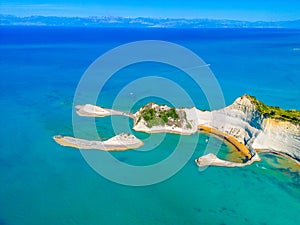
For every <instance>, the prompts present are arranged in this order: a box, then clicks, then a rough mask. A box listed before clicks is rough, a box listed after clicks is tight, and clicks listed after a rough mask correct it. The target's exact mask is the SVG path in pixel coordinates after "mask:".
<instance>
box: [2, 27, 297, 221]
mask: <svg viewBox="0 0 300 225" xmlns="http://www.w3.org/2000/svg"><path fill="white" fill-rule="evenodd" d="M141 40H163V41H169V42H174V43H176V44H179V45H182V46H184V47H186V48H188V49H190V50H192V51H193V52H195V53H196V54H197V55H198V56H199V57H201V58H202V59H203V60H204V61H205V62H206V63H208V64H210V69H211V70H212V72H213V73H214V75H215V76H216V78H217V80H218V82H219V84H220V87H221V89H222V91H223V94H224V98H225V102H226V105H229V104H231V103H232V102H233V101H234V99H236V98H237V97H239V96H241V95H243V94H245V93H247V94H250V95H255V96H256V97H257V98H258V99H259V100H262V101H263V102H265V103H266V104H269V105H275V106H280V107H282V108H286V109H298V110H300V101H299V99H300V30H288V29H125V28H123V29H117V28H114V29H108V28H107V29H104V28H66V27H0V74H1V82H0V108H1V111H0V124H1V129H0V203H1V204H0V224H1V225H27V224H28V225H34V224H37V225H40V224H45V225H48V224H49V225H50V224H51V225H54V224H55V225H63V224H66V225H72V224H78V225H96V224H97V225H98V224H101V225H103V224H104V225H106V224H109V225H115V224H116V225H123V224H124V225H141V224H143V225H148V224H155V225H171V224H172V225H187V224H191V225H193V224H197V225H199V224H201V225H202V224H203V225H206V224H208V225H210V224H211V225H225V224H226V225H246V224H248V225H256V224H257V225H277V224H278V225H282V224H287V225H294V224H295V225H298V224H300V216H299V211H300V172H299V169H297V168H296V167H294V166H291V163H292V162H290V161H289V160H286V159H282V158H278V157H275V156H272V155H268V154H265V155H262V159H263V161H262V162H259V163H256V164H253V165H251V166H248V167H244V168H218V167H210V168H207V169H206V170H205V171H199V170H198V168H197V166H196V164H195V163H194V159H195V158H197V157H199V156H200V155H201V154H203V149H204V148H205V147H206V140H207V138H208V136H207V135H205V134H199V140H198V143H197V147H196V149H195V151H194V153H193V155H192V156H191V157H190V159H189V160H188V162H187V163H186V164H185V166H184V167H183V168H182V169H181V170H180V171H179V172H178V173H176V174H175V175H174V176H172V177H170V178H169V179H167V180H165V181H163V182H160V183H157V184H153V185H150V186H143V187H132V186H126V185H120V184H117V183H114V182H112V181H109V180H107V179H106V178H104V177H102V176H100V175H99V174H97V173H96V172H95V171H94V170H93V169H92V168H91V167H89V165H88V164H87V162H86V161H85V160H84V159H83V157H82V155H81V154H80V151H79V150H77V149H73V148H68V147H62V146H60V145H58V144H57V143H55V142H54V141H53V139H52V137H53V135H56V134H62V135H71V136H72V135H73V129H72V109H73V98H74V94H75V91H76V87H77V85H78V82H79V81H80V79H81V77H82V75H83V74H84V72H85V71H86V69H87V68H88V67H89V65H90V64H91V63H92V62H93V61H94V60H95V59H96V58H98V57H99V56H101V55H102V54H104V53H105V52H107V51H109V50H111V49H112V48H115V47H117V46H119V45H121V44H126V43H128V42H132V41H141ZM147 76H159V77H164V78H167V79H170V80H173V81H174V82H177V83H178V84H179V85H181V86H182V87H183V88H184V89H185V90H187V92H188V93H189V94H190V96H191V98H192V99H193V100H194V103H195V104H194V105H195V106H196V107H197V108H201V109H209V107H208V103H207V101H206V99H205V96H204V95H203V93H202V92H201V90H199V89H197V86H195V84H193V82H192V81H191V80H189V79H188V78H187V77H186V76H184V75H182V74H181V72H180V71H178V70H176V68H174V67H171V66H168V65H164V64H159V63H153V62H145V63H140V64H137V65H131V66H128V67H126V68H124V69H122V70H120V71H118V72H117V74H116V75H115V76H114V77H112V79H110V80H109V81H108V82H107V84H106V86H105V87H104V89H103V93H102V95H101V96H100V97H99V99H98V104H99V105H101V106H104V107H111V106H112V101H113V99H114V98H115V97H116V96H117V95H118V93H119V91H120V90H122V88H123V86H124V85H126V84H127V83H128V82H130V81H132V80H136V79H139V78H143V77H147ZM159 85H160V84H159V83H151V82H150V83H147V84H145V86H142V87H141V86H139V87H140V88H142V90H143V95H144V96H147V95H148V97H147V98H143V99H139V96H138V95H137V94H136V92H135V91H134V90H133V91H132V92H131V91H129V92H128V93H127V92H124V94H123V95H122V101H121V104H119V105H116V108H117V109H126V108H128V107H129V106H128V104H129V102H131V101H132V99H134V100H135V101H136V103H135V105H134V106H133V107H132V110H133V111H135V110H136V109H138V108H139V107H140V106H142V105H143V104H145V103H147V102H149V101H156V102H159V103H164V102H165V101H166V100H164V99H160V98H156V97H153V96H152V95H151V94H149V93H151V90H152V89H153V87H154V86H155V87H157V86H158V87H159ZM160 89H162V90H164V91H165V92H166V93H167V92H170V91H171V90H169V89H168V86H162V87H160ZM126 93H127V94H128V95H126ZM172 94H173V93H172ZM174 95H176V93H174ZM178 98H180V96H178ZM182 106H186V107H190V106H192V105H189V104H188V103H187V105H182ZM75 116H76V115H75ZM84 119H86V120H88V119H89V118H83V121H84ZM116 120H117V122H118V121H119V126H118V128H117V130H118V131H119V130H120V131H122V130H124V131H126V132H132V133H133V134H135V135H136V136H138V137H139V138H141V139H143V140H145V146H144V147H143V148H142V149H144V150H145V151H134V150H133V151H126V152H116V153H113V154H112V155H113V156H114V157H115V158H116V159H117V160H119V161H122V162H124V163H128V164H132V165H139V166H141V165H150V164H153V163H157V162H160V161H162V160H164V159H165V158H167V157H168V156H169V155H170V154H172V151H173V146H174V145H176V143H177V142H178V139H179V136H178V135H175V134H167V135H165V136H164V137H161V135H160V134H153V135H146V134H140V133H137V132H134V131H132V130H131V129H130V128H128V127H129V126H128V125H132V122H130V121H128V119H124V118H117V119H116ZM96 123H97V130H98V134H97V136H100V138H101V139H107V138H109V137H112V136H113V135H114V134H115V131H114V129H113V128H112V126H111V119H110V118H103V119H100V118H99V119H96ZM83 124H84V123H83ZM82 129H84V126H83V128H82ZM86 134H87V136H89V134H90V133H89V131H86ZM149 136H152V137H149ZM90 138H91V139H95V138H97V137H96V136H93V135H92V134H91V135H90ZM161 138H164V139H163V141H162V143H161V144H157V143H156V141H157V142H159V140H160V139H161ZM210 138H211V139H212V141H213V142H214V143H215V144H216V145H218V144H221V150H220V152H219V154H220V155H225V156H226V155H227V153H228V152H230V151H232V149H231V148H230V146H228V145H226V143H221V141H220V140H218V139H216V138H213V137H210ZM183 142H184V143H186V145H183V146H181V148H180V149H179V150H180V151H182V154H184V151H185V150H186V149H188V148H189V146H190V143H189V137H183ZM151 145H153V146H154V147H153V148H152V149H151ZM149 146H150V147H149ZM149 148H150V149H151V151H149ZM98 153H99V154H100V157H101V154H103V153H101V152H98ZM110 166H111V167H113V166H114V165H110ZM128 176H130V174H129V175H128ZM145 179H147V178H145Z"/></svg>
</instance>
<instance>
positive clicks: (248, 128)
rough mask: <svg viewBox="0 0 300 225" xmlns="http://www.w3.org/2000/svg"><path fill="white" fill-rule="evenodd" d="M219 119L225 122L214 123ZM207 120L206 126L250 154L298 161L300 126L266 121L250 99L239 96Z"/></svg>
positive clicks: (285, 122)
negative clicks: (258, 152) (264, 153)
mask: <svg viewBox="0 0 300 225" xmlns="http://www.w3.org/2000/svg"><path fill="white" fill-rule="evenodd" d="M224 115H225V117H224ZM222 116H223V118H225V120H224V119H223V121H220V120H218V119H214V118H221V117H222ZM199 117H201V112H200V113H199ZM206 117H207V116H206ZM210 117H211V120H210V121H209V120H207V125H210V126H212V127H214V128H216V129H218V130H220V131H223V132H226V133H228V134H230V135H232V136H234V137H236V138H237V139H238V140H239V142H241V143H243V144H245V145H246V146H247V147H249V148H250V150H251V151H253V152H254V150H255V149H266V150H271V151H275V152H280V153H284V154H288V155H290V156H292V157H293V158H295V159H298V160H299V161H300V125H299V124H296V123H293V122H289V121H283V120H279V119H272V118H265V117H264V116H263V115H262V114H261V113H260V112H259V111H258V109H257V107H256V105H255V103H254V102H253V99H252V98H251V97H250V96H247V95H244V96H241V97H239V98H237V99H236V100H235V101H234V103H233V104H231V105H230V106H228V107H226V108H224V109H221V110H217V111H212V112H211V116H210Z"/></svg>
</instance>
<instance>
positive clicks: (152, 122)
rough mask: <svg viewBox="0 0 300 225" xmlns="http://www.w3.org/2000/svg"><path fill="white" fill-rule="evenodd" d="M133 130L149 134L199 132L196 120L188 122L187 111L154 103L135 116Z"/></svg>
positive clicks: (188, 133)
mask: <svg viewBox="0 0 300 225" xmlns="http://www.w3.org/2000/svg"><path fill="white" fill-rule="evenodd" d="M134 117H135V122H134V127H133V129H134V130H135V131H143V132H147V133H159V132H168V133H177V134H182V135H190V134H193V133H195V132H196V131H197V124H196V121H195V120H188V118H187V113H186V110H185V109H176V108H171V107H169V106H167V105H157V104H155V103H153V102H151V103H149V104H147V105H145V106H144V107H142V108H141V109H140V110H139V111H137V112H136V113H135V114H134Z"/></svg>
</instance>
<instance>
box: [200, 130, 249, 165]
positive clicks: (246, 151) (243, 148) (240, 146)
mask: <svg viewBox="0 0 300 225" xmlns="http://www.w3.org/2000/svg"><path fill="white" fill-rule="evenodd" d="M198 130H199V131H200V132H207V133H210V134H214V135H216V136H218V137H220V138H223V139H225V140H226V141H228V142H229V143H230V144H232V145H233V146H234V147H235V148H236V149H237V150H238V151H240V152H242V153H243V154H244V155H245V156H247V157H248V159H251V158H252V155H251V153H250V150H249V149H248V148H247V147H246V146H245V145H243V144H241V143H240V142H239V141H238V140H237V139H236V138H234V137H233V136H230V135H228V134H226V133H224V132H222V131H219V130H217V129H214V128H212V127H208V126H198Z"/></svg>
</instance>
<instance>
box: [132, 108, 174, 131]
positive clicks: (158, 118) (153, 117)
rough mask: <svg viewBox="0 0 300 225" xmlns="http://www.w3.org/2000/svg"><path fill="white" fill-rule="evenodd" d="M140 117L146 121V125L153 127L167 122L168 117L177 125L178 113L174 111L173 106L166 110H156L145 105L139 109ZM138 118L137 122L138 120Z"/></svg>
mask: <svg viewBox="0 0 300 225" xmlns="http://www.w3.org/2000/svg"><path fill="white" fill-rule="evenodd" d="M141 117H142V118H143V119H144V120H145V121H146V122H147V125H148V127H150V128H151V127H153V126H157V125H165V124H168V123H169V122H170V121H169V120H170V119H173V121H174V123H175V124H174V125H177V126H178V125H179V124H177V123H176V121H177V120H178V119H179V115H178V114H177V112H176V109H175V108H170V109H168V110H159V111H156V110H155V109H153V108H149V107H147V106H145V107H144V108H143V110H142V111H141ZM141 117H140V118H139V120H138V122H139V121H140V119H141Z"/></svg>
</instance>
